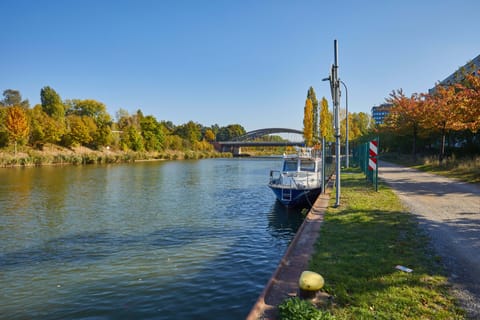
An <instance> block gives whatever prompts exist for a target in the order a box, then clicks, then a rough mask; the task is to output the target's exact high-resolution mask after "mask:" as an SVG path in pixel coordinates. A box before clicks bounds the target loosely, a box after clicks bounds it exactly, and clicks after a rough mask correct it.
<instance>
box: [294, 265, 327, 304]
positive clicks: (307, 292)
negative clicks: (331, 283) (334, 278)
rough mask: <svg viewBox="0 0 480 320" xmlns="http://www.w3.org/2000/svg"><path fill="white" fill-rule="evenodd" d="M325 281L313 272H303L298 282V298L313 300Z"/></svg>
mask: <svg viewBox="0 0 480 320" xmlns="http://www.w3.org/2000/svg"><path fill="white" fill-rule="evenodd" d="M324 284H325V280H324V279H323V277H322V276H321V275H320V274H318V273H316V272H313V271H303V272H302V274H301V275H300V279H299V280H298V286H299V288H300V294H299V296H300V298H302V299H313V298H315V295H316V294H317V292H318V291H319V290H320V289H322V288H323V285H324Z"/></svg>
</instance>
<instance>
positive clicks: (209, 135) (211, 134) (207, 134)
mask: <svg viewBox="0 0 480 320" xmlns="http://www.w3.org/2000/svg"><path fill="white" fill-rule="evenodd" d="M203 137H204V138H205V140H207V141H208V142H213V141H215V133H214V132H213V130H212V129H206V130H205V133H204V134H203Z"/></svg>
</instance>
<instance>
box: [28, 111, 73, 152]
mask: <svg viewBox="0 0 480 320" xmlns="http://www.w3.org/2000/svg"><path fill="white" fill-rule="evenodd" d="M64 134H65V125H64V123H63V122H61V121H58V120H55V119H53V118H52V117H50V116H49V115H47V114H46V113H45V112H44V111H43V109H42V106H41V105H36V106H35V107H34V108H33V109H32V110H31V113H30V144H31V145H33V146H37V147H42V146H43V145H44V144H45V143H53V144H56V143H58V142H59V141H60V140H61V139H62V136H63V135H64Z"/></svg>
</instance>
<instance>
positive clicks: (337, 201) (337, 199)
mask: <svg viewBox="0 0 480 320" xmlns="http://www.w3.org/2000/svg"><path fill="white" fill-rule="evenodd" d="M333 46H334V56H335V60H334V61H335V62H334V64H333V66H332V79H331V81H332V84H333V92H334V96H333V106H334V111H335V128H334V129H335V159H336V170H335V180H336V186H337V188H336V195H335V206H336V207H338V206H339V205H340V189H341V183H340V158H341V155H340V112H339V111H340V83H339V80H338V43H337V40H336V39H335V40H334V42H333Z"/></svg>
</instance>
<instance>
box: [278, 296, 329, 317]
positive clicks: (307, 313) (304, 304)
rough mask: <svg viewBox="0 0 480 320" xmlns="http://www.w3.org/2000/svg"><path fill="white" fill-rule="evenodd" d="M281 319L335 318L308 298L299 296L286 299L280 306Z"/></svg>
mask: <svg viewBox="0 0 480 320" xmlns="http://www.w3.org/2000/svg"><path fill="white" fill-rule="evenodd" d="M278 311H279V316H280V319H281V320H334V319H335V317H334V316H332V315H331V314H330V313H329V312H322V311H320V310H318V309H317V308H315V306H314V305H313V304H311V303H310V302H309V301H307V300H301V299H299V298H297V297H294V298H289V299H286V300H284V301H283V302H282V303H281V304H280V305H279V306H278Z"/></svg>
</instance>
